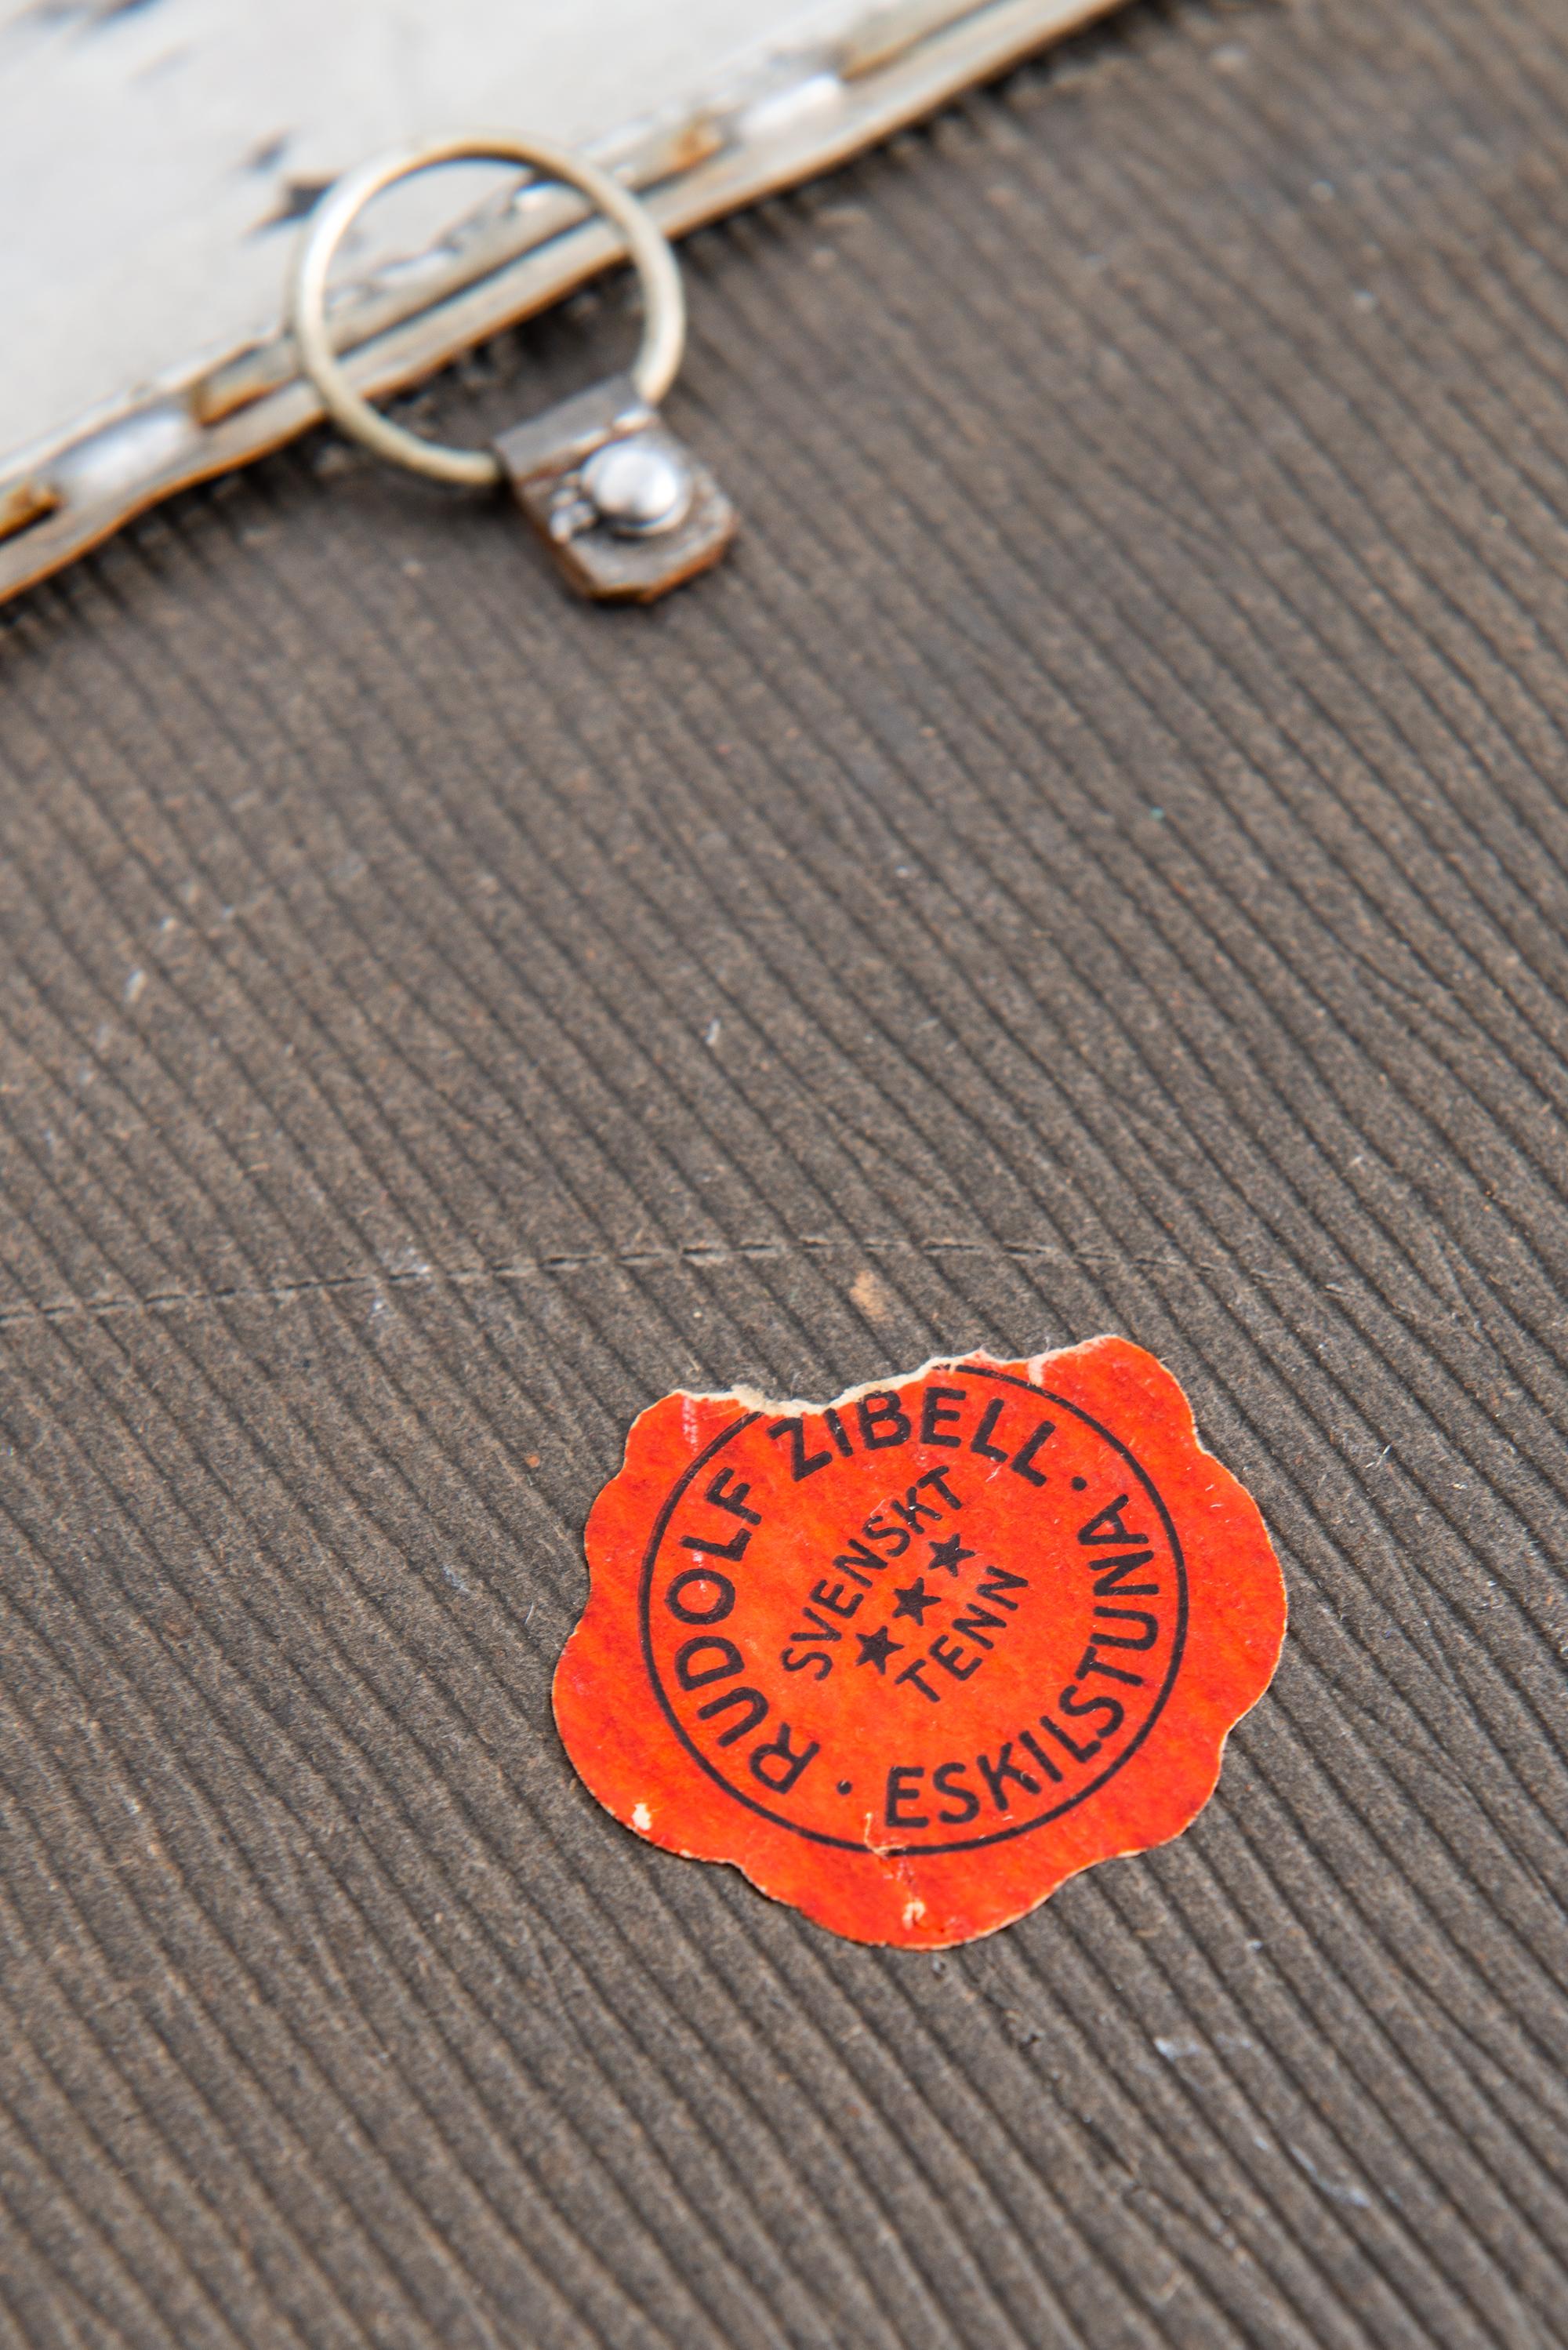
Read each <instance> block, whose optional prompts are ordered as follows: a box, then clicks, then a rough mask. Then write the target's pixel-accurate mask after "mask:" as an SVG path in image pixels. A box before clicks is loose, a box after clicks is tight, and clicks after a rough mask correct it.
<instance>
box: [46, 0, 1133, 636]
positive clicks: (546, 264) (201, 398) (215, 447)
mask: <svg viewBox="0 0 1568 2350" xmlns="http://www.w3.org/2000/svg"><path fill="white" fill-rule="evenodd" d="M1114 5H1116V0H986V5H981V6H979V7H976V6H972V5H964V0H897V5H891V6H879V7H875V8H872V9H871V10H869V11H868V12H867V16H865V18H864V19H863V20H862V21H861V22H860V23H859V24H858V25H857V26H853V27H852V28H851V29H850V31H849V32H848V33H847V34H846V35H845V36H842V37H841V38H838V39H836V40H835V41H834V42H832V43H831V44H828V45H826V46H825V47H818V48H815V49H812V48H805V49H802V50H800V51H799V52H797V53H796V54H795V55H794V56H793V57H787V58H784V59H777V58H775V59H774V60H772V61H771V62H770V63H769V64H768V66H767V67H766V68H765V69H761V70H759V72H758V74H757V75H756V77H755V78H754V80H753V83H752V84H751V85H750V86H746V87H742V88H739V89H735V88H732V89H730V90H729V91H728V92H726V93H725V94H724V96H723V97H722V99H710V100H707V101H701V102H696V103H694V104H693V105H692V106H691V109H689V110H688V111H687V112H685V113H684V114H682V115H680V117H679V118H678V119H674V120H670V121H667V122H661V123H659V124H658V125H656V126H654V127H653V128H652V129H649V127H648V126H646V125H641V126H639V127H638V128H637V129H636V130H634V131H632V132H628V134H626V135H625V136H623V137H622V138H620V139H618V140H608V141H607V142H602V143H601V144H599V145H598V146H597V147H596V149H595V151H594V152H595V156H596V160H597V161H599V162H601V163H604V164H607V165H608V166H609V167H610V168H611V169H613V170H615V171H616V172H618V174H619V175H620V176H622V177H623V178H625V179H626V180H627V181H628V182H629V183H630V184H631V185H632V186H633V187H635V188H636V189H638V191H639V192H640V193H642V194H643V195H644V196H645V198H646V200H647V202H648V203H649V208H650V209H651V211H652V212H653V213H654V215H655V217H656V218H657V220H658V221H659V225H660V226H661V227H662V228H663V229H664V230H665V232H666V234H671V235H680V234H684V233H686V232H687V231H689V230H691V229H692V228H694V227H697V226H698V225H700V224H701V223H702V222H704V221H708V220H712V219H714V218H717V217H718V216H720V215H722V213H727V212H731V211H732V210H734V209H735V208H737V207H738V206H740V205H742V204H745V203H752V202H754V201H755V200H756V199H757V198H758V197H760V196H763V195H765V194H767V193H769V192H772V191H774V190H776V189H779V188H782V187H785V186H788V185H791V184H792V183H794V182H797V181H800V180H802V179H805V178H807V177H809V176H810V175H811V174H812V173H814V172H818V171H820V170H823V169H824V168H826V166H827V165H829V164H831V163H833V162H836V161H840V160H842V159H843V158H844V157H845V156H846V155H849V154H853V153H854V152H855V151H857V150H858V149H859V148H862V147H864V146H867V145H868V144H870V143H871V142H873V141H874V140H877V139H879V138H883V137H886V136H887V135H888V133H889V132H891V131H893V130H897V129H898V127H899V126H900V125H902V124H904V123H906V122H909V121H912V120H917V119H919V117H920V116H921V115H923V114H925V113H928V112H929V110H930V109H932V108H933V107H935V106H937V105H939V104H940V102H941V101H942V100H943V99H946V98H948V97H950V96H951V95H952V94H953V92H955V91H956V90H960V89H962V88H967V87H968V86H970V85H971V84H972V83H974V82H976V81H978V80H980V79H981V78H984V77H985V76H986V75H988V74H991V73H993V72H996V71H998V70H1000V69H1001V68H1002V67H1004V66H1006V65H1007V64H1008V63H1010V62H1011V61H1012V60H1013V59H1015V58H1017V57H1022V56H1023V55H1025V54H1027V53H1028V52H1029V51H1030V50H1032V49H1034V48H1037V47H1041V46H1042V45H1043V44H1044V43H1045V42H1047V41H1049V40H1052V39H1054V38H1057V37H1059V36H1063V35H1064V34H1066V33H1068V32H1070V31H1072V30H1074V29H1075V27H1077V26H1082V25H1084V24H1085V23H1087V22H1088V21H1089V20H1090V19H1092V18H1093V17H1095V16H1100V15H1102V14H1104V13H1106V10H1107V8H1109V7H1111V6H1114ZM617 251H618V245H617V240H616V233H615V232H614V231H613V230H611V229H609V228H607V226H606V225H604V224H602V223H598V222H594V221H588V220H587V219H585V217H584V212H583V207H582V206H581V204H579V203H577V202H576V200H575V199H574V198H571V197H569V196H567V195H566V194H565V193H563V192H561V191H559V190H556V189H554V188H538V189H524V191H523V192H522V194H521V196H520V197H519V198H518V200H517V201H516V203H514V204H512V205H510V206H508V207H507V208H506V209H505V210H504V211H503V212H500V213H497V212H496V211H495V210H494V209H493V207H487V208H485V209H484V210H483V211H482V212H478V213H474V214H473V215H472V217H471V218H470V219H469V220H468V221H467V222H465V223H464V224H462V226H461V227H460V228H459V229H458V230H457V231H455V232H454V233H453V234H451V235H450V236H449V237H448V238H446V239H445V240H443V242H442V244H441V245H440V246H439V248H437V249H435V250H433V251H432V252H431V254H430V255H428V256H426V259H425V261H424V262H423V263H422V264H421V265H420V266H419V267H417V268H410V267H409V266H407V265H404V266H401V267H400V268H398V269H395V270H389V271H388V272H387V273H386V274H385V275H384V276H382V277H380V278H379V279H371V280H370V281H369V282H368V283H367V284H366V285H365V286H363V287H362V288H359V289H356V290H355V292H354V293H353V294H352V295H351V296H349V297H348V298H347V299H346V300H345V301H344V302H343V303H342V305H341V306H340V307H337V309H336V310H335V317H336V318H337V321H338V322H339V325H340V330H341V333H342V336H343V338H344V341H345V342H346V343H347V344H348V345H350V346H351V347H352V357H351V359H350V362H349V373H350V376H351V379H352V380H353V381H354V383H355V385H356V386H357V388H358V389H359V390H363V391H365V392H366V393H368V394H369V395H372V396H379V395H381V394H384V393H387V392H389V391H392V390H397V389H399V388H400V387H402V386H406V385H409V384H412V383H416V382H418V381H419V380H421V378H423V377H425V376H427V375H429V374H430V373H431V371H432V370H433V369H437V368H439V367H441V365H443V364H444V363H445V362H446V361H447V360H449V359H452V358H453V357H454V356H456V355H457V354H458V353H460V352H462V351H463V350H465V349H467V348H470V347H471V346H472V344H474V343H476V342H478V341H481V340H482V339H483V338H484V337H486V336H487V335H491V334H493V333H495V332H497V331H498V330H499V329H501V328H504V327H505V326H507V325H510V324H511V323H513V322H514V320H516V319H519V318H522V317H528V316H529V315H531V314H532V313H533V312H535V311H537V310H540V309H543V308H545V307H547V306H548V305H549V304H550V303H552V302H555V301H557V300H559V299H560V298H561V297H562V296H564V295H566V294H567V293H570V292H571V291H572V290H573V288H574V287H576V286H580V285H582V284H583V283H584V282H585V280H587V278H589V277H591V276H594V275H595V273H596V272H597V271H599V270H601V269H603V268H604V267H605V266H606V265H607V264H608V263H609V262H610V261H611V260H612V259H613V258H614V257H615V255H616V254H617ZM322 412H323V411H322V407H321V402H320V400H319V399H318V397H317V394H316V392H315V391H314V390H312V388H311V387H310V386H309V385H308V384H306V382H305V381H304V380H302V379H301V376H300V373H299V369H298V367H297V364H296V356H295V352H294V348H293V344H292V342H291V340H290V338H288V337H287V336H286V334H285V333H283V331H282V330H281V329H279V330H278V331H277V332H275V333H274V334H272V335H269V336H266V337H264V338H261V339H260V340H258V341H254V342H252V343H249V344H247V345H246V346H245V347H244V348H240V349H235V350H233V351H231V352H228V353H226V354H224V355H223V357H221V358H220V359H213V358H212V357H211V356H209V357H208V358H207V359H204V360H202V361H201V362H199V363H192V365H190V366H188V367H185V368H183V369H174V370H173V371H172V372H171V375H170V376H169V377H168V378H167V379H166V380H163V381H161V382H160V383H159V384H158V385H156V386H155V387H153V388H152V389H151V390H150V391H149V392H148V393H147V394H146V395H145V396H144V397H142V398H140V399H134V400H127V401H126V403H125V405H124V406H123V408H122V409H120V410H119V411H116V412H113V413H108V414H99V416H97V417H95V418H94V419H92V420H91V421H90V422H89V423H88V424H86V425H78V426H76V427H74V428H71V429H67V430H66V431H63V432H61V433H59V434H58V435H57V436H56V437H55V438H54V439H52V440H50V441H48V442H42V443H39V444H36V446H35V447H34V448H32V449H31V450H30V451H28V452H24V453H23V454H22V455H21V456H20V457H19V458H18V459H16V461H15V462H14V463H12V465H11V466H10V467H9V469H8V470H7V471H5V472H4V473H0V601H3V600H4V599H5V598H7V597H9V596H12V595H15V594H16V592H17V591H18V590H19V589H21V588H23V587H27V586H29V585H30V584H31V583H32V582H34V581H35V580H37V579H41V578H44V577H47V575H48V574H49V573H50V572H52V571H55V570H57V569H58V568H59V567H61V566H62V565H63V564H66V563H68V562H70V561H71V560H72V559H73V558H74V557H75V556H78V555H80V554H82V553H84V552H85V551H86V550H87V549H88V547H90V546H95V545H96V544H98V542H99V541H100V540H101V539H103V538H106V537H108V536H109V535H110V534H111V533H112V532H114V531H115V530H117V529H119V526H120V525H121V524H123V523H124V522H126V521H128V520H129V519H130V516H131V515H134V514H138V513H140V512H141V511H143V510H144V509H145V508H146V507H148V506H151V505H155V504H158V502H159V501H160V500H161V499H162V498H165V497H168V496H170V495H171V494H172V493H173V492H175V491H176V490H180V489H183V488H185V487H187V486H188V485H189V484H192V483H194V482H198V481H202V480H203V479H205V478H207V477H208V476H210V475H212V474H214V473H225V472H227V471H228V470H229V469H230V468H232V467H234V466H236V465H243V464H245V463H248V462H250V461H251V460H252V459H253V458H255V457H257V456H260V455H262V454H263V453H264V452H265V451H267V450H269V449H273V448H276V447H277V446H278V445H279V444H280V443H281V442H286V441H287V440H290V439H292V438H293V437H294V435H295V434H296V433H298V432H303V431H305V430H306V428H307V427H308V426H310V425H312V424H314V423H316V422H317V421H319V420H320V418H321V415H322Z"/></svg>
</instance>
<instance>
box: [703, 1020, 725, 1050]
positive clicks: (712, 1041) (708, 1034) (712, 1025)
mask: <svg viewBox="0 0 1568 2350" xmlns="http://www.w3.org/2000/svg"><path fill="white" fill-rule="evenodd" d="M723 1025H724V1024H723V1022H722V1020H710V1021H709V1023H708V1025H707V1027H706V1028H705V1029H704V1031H703V1034H702V1042H703V1043H704V1044H705V1045H716V1044H717V1043H718V1041H719V1037H720V1035H721V1033H722V1029H723Z"/></svg>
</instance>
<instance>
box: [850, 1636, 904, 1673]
mask: <svg viewBox="0 0 1568 2350" xmlns="http://www.w3.org/2000/svg"><path fill="white" fill-rule="evenodd" d="M855 1637H856V1638H857V1640H858V1641H859V1643H860V1654H859V1655H858V1656H857V1658H856V1659H855V1661H856V1663H857V1665H875V1666H876V1668H877V1671H878V1672H879V1673H881V1674H882V1675H883V1676H884V1677H886V1674H887V1670H888V1658H889V1657H890V1656H891V1655H892V1653H893V1651H894V1649H895V1648H902V1647H903V1645H904V1643H903V1642H902V1640H889V1638H888V1634H887V1630H886V1628H885V1627H884V1628H882V1629H880V1630H877V1631H875V1632H857V1634H856V1635H855Z"/></svg>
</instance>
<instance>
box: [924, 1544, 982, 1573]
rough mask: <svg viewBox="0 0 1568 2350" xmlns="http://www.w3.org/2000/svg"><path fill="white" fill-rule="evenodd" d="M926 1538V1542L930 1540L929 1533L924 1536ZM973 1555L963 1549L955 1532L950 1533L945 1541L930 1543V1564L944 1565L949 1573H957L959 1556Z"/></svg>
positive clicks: (971, 1552) (967, 1556)
mask: <svg viewBox="0 0 1568 2350" xmlns="http://www.w3.org/2000/svg"><path fill="white" fill-rule="evenodd" d="M926 1540H927V1541H928V1542H930V1541H931V1538H930V1536H929V1534H928V1535H927V1536H926ZM973 1556H974V1553H973V1551H971V1550H965V1548H964V1547H963V1544H961V1542H960V1540H959V1538H958V1536H957V1534H950V1535H949V1536H948V1538H947V1540H946V1542H933V1543H931V1558H930V1563H931V1565H932V1566H934V1567H935V1566H945V1567H946V1568H947V1571H948V1573H949V1574H950V1575H956V1574H957V1573H958V1571H959V1561H960V1559H961V1558H972V1557H973Z"/></svg>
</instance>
